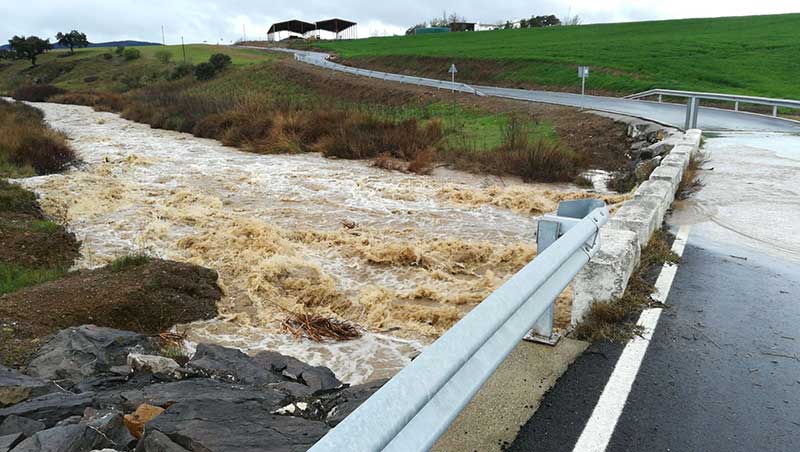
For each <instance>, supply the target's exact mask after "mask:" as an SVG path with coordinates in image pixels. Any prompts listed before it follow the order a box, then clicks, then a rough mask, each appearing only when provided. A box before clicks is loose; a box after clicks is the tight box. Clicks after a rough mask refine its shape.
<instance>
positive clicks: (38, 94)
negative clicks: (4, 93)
mask: <svg viewBox="0 0 800 452" xmlns="http://www.w3.org/2000/svg"><path fill="white" fill-rule="evenodd" d="M65 92H66V91H64V90H63V89H61V88H59V87H57V86H53V85H27V86H21V87H19V88H17V89H15V90H14V91H12V92H11V97H13V98H14V99H16V100H25V101H28V102H45V101H47V100H48V99H49V98H50V97H51V96H55V95H58V94H64V93H65Z"/></svg>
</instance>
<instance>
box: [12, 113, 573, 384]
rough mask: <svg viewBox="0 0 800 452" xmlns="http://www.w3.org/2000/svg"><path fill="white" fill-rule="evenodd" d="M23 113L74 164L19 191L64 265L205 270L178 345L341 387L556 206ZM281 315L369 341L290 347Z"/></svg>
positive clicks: (449, 311) (424, 332)
mask: <svg viewBox="0 0 800 452" xmlns="http://www.w3.org/2000/svg"><path fill="white" fill-rule="evenodd" d="M36 106H37V107H39V108H41V109H42V110H43V111H44V112H45V114H46V119H47V121H48V122H49V123H50V124H51V125H52V126H53V127H55V128H57V129H60V130H62V131H64V132H66V133H67V134H68V135H69V136H70V138H71V139H72V145H73V147H74V148H75V149H76V151H77V152H78V154H79V155H80V157H81V158H82V159H83V160H84V161H85V162H86V164H85V165H84V166H82V167H81V168H79V169H76V170H71V171H69V172H67V173H65V174H60V175H51V176H44V177H37V178H32V179H27V180H24V181H21V183H22V184H23V185H25V186H26V187H28V188H30V189H32V190H34V191H36V192H37V193H38V194H39V195H40V196H41V204H42V206H43V208H44V209H45V210H46V211H47V213H48V214H50V215H53V216H55V217H58V218H61V219H64V220H65V221H67V222H68V224H69V227H70V229H71V230H72V231H74V232H75V233H76V235H77V236H78V238H79V239H80V240H82V241H83V245H82V254H83V255H82V258H81V259H80V261H79V262H78V264H77V265H78V266H79V267H82V268H92V267H97V266H101V265H104V264H107V263H108V262H110V261H112V260H113V259H114V258H116V257H119V256H121V255H123V254H125V253H128V252H132V251H133V252H136V251H144V252H147V253H148V254H151V255H156V256H159V257H162V258H166V259H174V260H178V261H188V262H192V263H195V264H198V265H203V266H206V267H210V268H213V269H215V270H217V271H218V272H219V275H220V285H221V286H222V287H223V289H224V291H225V297H224V299H223V300H222V301H221V303H220V311H221V314H222V315H221V316H220V318H218V319H216V320H213V321H210V322H199V323H196V324H191V325H184V326H181V329H182V330H185V331H186V333H187V334H188V337H189V339H190V340H191V341H193V342H200V341H213V342H216V343H221V344H223V345H230V346H237V347H240V348H242V349H245V350H260V349H274V350H278V351H281V352H284V353H288V354H291V355H293V356H296V357H297V358H299V359H303V360H306V361H309V362H311V363H312V364H317V365H326V366H329V367H331V368H332V369H333V370H334V372H336V374H337V375H338V376H339V377H340V378H342V379H343V380H345V381H348V382H351V383H358V382H362V381H365V380H367V379H370V378H377V377H382V376H390V375H391V374H393V373H395V372H396V371H397V370H398V369H400V368H402V366H403V365H405V364H406V363H407V362H408V361H409V359H410V357H411V356H413V355H415V354H416V353H417V352H418V351H419V350H420V349H421V348H422V347H423V346H424V344H425V343H427V342H429V341H430V340H431V339H432V338H434V337H436V336H438V335H439V334H441V333H442V332H443V331H445V330H446V329H447V328H448V327H450V326H451V325H452V324H453V323H454V322H455V321H457V320H458V319H459V318H460V317H461V316H462V315H463V314H464V313H465V312H468V311H469V309H471V308H472V307H473V306H475V305H476V304H477V303H478V302H480V301H481V300H483V299H484V298H485V297H486V296H487V295H488V294H489V293H490V292H491V291H492V290H494V289H495V288H496V287H498V286H499V285H500V284H501V283H502V282H503V281H504V280H505V279H506V278H508V277H509V276H511V275H512V274H513V273H514V272H516V271H517V270H518V269H520V268H521V267H522V266H523V265H524V264H526V263H527V262H529V261H530V260H531V258H532V257H533V256H534V254H535V245H534V243H535V230H536V219H535V218H534V216H533V215H538V214H540V213H541V212H543V211H551V210H554V209H555V207H556V205H557V202H558V200H560V199H563V198H564V197H565V195H564V193H563V192H559V191H557V190H555V189H554V188H553V186H544V187H543V186H535V185H526V186H513V185H512V186H508V187H503V188H498V187H496V186H495V185H496V183H497V179H487V178H483V177H476V176H472V175H469V174H464V173H458V172H453V171H440V172H439V173H438V174H437V175H434V176H433V177H419V176H414V175H407V174H401V173H397V172H387V171H384V170H380V169H377V168H372V167H370V166H369V165H368V164H367V163H365V162H354V161H345V160H330V159H325V158H322V157H320V156H318V155H315V154H303V155H255V154H248V153H243V152H239V151H237V150H234V149H231V148H226V147H223V146H222V145H220V144H219V143H218V142H216V141H213V140H206V139H199V138H195V137H192V136H190V135H186V134H180V133H177V132H172V131H164V130H154V129H151V128H149V126H146V125H142V124H137V123H133V122H130V121H126V120H123V119H121V118H119V117H118V116H117V115H115V114H111V113H100V112H94V111H92V110H91V109H90V108H87V107H80V106H71V105H57V104H37V105H36ZM545 188H548V189H549V190H548V191H544V189H545ZM287 312H313V313H317V314H321V315H325V316H337V317H340V318H344V319H348V320H350V321H353V322H357V323H358V324H360V325H362V326H363V327H365V328H366V329H367V331H368V332H367V333H366V334H365V336H364V337H363V338H362V339H359V340H356V341H351V342H346V343H340V344H315V343H312V342H309V341H304V340H295V339H294V338H292V337H290V336H288V335H286V334H284V333H282V332H281V330H280V328H279V322H280V321H281V320H282V319H284V318H285V315H286V313H287Z"/></svg>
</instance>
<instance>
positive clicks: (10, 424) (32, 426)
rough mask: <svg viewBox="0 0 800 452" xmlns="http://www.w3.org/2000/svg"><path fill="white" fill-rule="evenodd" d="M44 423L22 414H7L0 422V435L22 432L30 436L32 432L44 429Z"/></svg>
mask: <svg viewBox="0 0 800 452" xmlns="http://www.w3.org/2000/svg"><path fill="white" fill-rule="evenodd" d="M45 428H47V426H46V425H44V424H43V423H41V422H39V421H34V420H33V419H28V418H26V417H22V416H14V415H11V416H8V417H6V418H5V420H3V422H2V423H0V436H5V435H11V434H12V433H22V434H23V435H25V436H26V437H27V436H32V435H33V434H34V433H36V432H38V431H40V430H44V429H45Z"/></svg>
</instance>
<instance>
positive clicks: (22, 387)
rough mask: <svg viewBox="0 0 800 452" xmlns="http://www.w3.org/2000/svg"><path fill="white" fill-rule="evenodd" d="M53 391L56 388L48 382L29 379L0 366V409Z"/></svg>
mask: <svg viewBox="0 0 800 452" xmlns="http://www.w3.org/2000/svg"><path fill="white" fill-rule="evenodd" d="M55 390H57V388H56V387H55V386H54V385H53V384H52V383H50V382H49V381H45V380H42V379H39V378H33V377H29V376H27V375H23V374H21V373H19V372H17V371H16V370H13V369H9V368H7V367H3V366H0V408H2V407H5V406H9V405H13V404H15V403H19V402H22V401H24V400H28V399H30V398H32V397H39V396H40V395H44V394H47V393H50V392H53V391H55Z"/></svg>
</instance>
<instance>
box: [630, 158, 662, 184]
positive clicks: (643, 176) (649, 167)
mask: <svg viewBox="0 0 800 452" xmlns="http://www.w3.org/2000/svg"><path fill="white" fill-rule="evenodd" d="M660 163H661V157H655V158H652V159H650V160H643V161H641V162H639V163H637V164H636V168H635V169H634V170H633V174H634V175H636V180H637V181H643V180H647V178H649V177H650V174H651V173H652V172H653V171H654V170H655V169H656V168H658V165H659V164H660Z"/></svg>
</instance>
